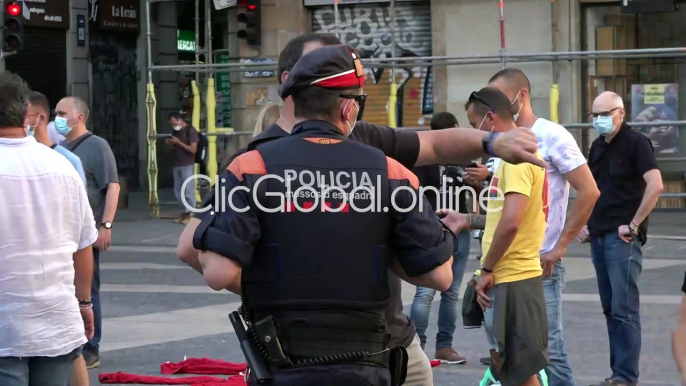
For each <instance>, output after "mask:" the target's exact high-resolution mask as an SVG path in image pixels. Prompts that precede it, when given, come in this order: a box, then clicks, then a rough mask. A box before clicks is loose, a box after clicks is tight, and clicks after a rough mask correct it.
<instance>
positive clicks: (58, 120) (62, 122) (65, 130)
mask: <svg viewBox="0 0 686 386" xmlns="http://www.w3.org/2000/svg"><path fill="white" fill-rule="evenodd" d="M67 121H69V120H68V119H67V118H64V117H55V131H57V134H59V135H67V134H69V132H70V131H71V126H69V125H67Z"/></svg>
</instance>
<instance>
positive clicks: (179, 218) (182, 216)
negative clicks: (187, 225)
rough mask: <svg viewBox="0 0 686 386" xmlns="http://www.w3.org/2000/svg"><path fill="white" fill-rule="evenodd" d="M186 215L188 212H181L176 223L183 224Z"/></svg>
mask: <svg viewBox="0 0 686 386" xmlns="http://www.w3.org/2000/svg"><path fill="white" fill-rule="evenodd" d="M185 217H186V214H185V213H181V214H179V217H177V218H176V220H174V223H176V224H181V223H182V222H183V219H184V218H185Z"/></svg>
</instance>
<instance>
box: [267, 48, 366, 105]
mask: <svg viewBox="0 0 686 386" xmlns="http://www.w3.org/2000/svg"><path fill="white" fill-rule="evenodd" d="M310 86H316V87H322V88H327V89H331V90H355V89H359V88H362V87H363V86H364V70H363V68H362V63H361V62H360V58H359V57H358V56H357V54H355V52H354V50H353V49H352V47H350V46H348V45H345V44H339V45H335V46H326V47H321V48H317V49H316V50H312V51H310V52H308V53H307V54H305V55H303V56H302V57H301V58H300V60H298V62H297V63H296V64H295V66H293V69H292V70H291V72H290V73H289V74H288V78H287V79H286V81H285V82H283V83H282V84H281V86H280V87H279V95H281V97H282V98H287V97H289V96H291V95H295V94H298V93H299V92H301V91H302V90H304V89H306V88H308V87H310Z"/></svg>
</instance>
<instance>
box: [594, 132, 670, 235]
mask: <svg viewBox="0 0 686 386" xmlns="http://www.w3.org/2000/svg"><path fill="white" fill-rule="evenodd" d="M588 165H589V167H590V169H591V173H592V174H593V177H594V179H595V181H596V184H598V190H600V198H598V202H596V204H595V207H594V208H593V213H591V217H590V218H589V220H588V230H589V232H590V233H591V234H593V235H598V236H601V235H605V234H608V233H610V232H617V228H619V227H620V226H621V225H629V223H630V222H631V220H632V219H633V217H634V215H635V214H636V211H637V210H638V208H639V206H641V201H642V200H643V194H644V192H645V188H646V183H645V180H644V179H643V175H644V174H645V173H647V172H649V171H650V170H653V169H657V160H656V159H655V153H654V151H653V145H652V143H651V142H650V140H649V139H648V138H647V137H646V136H645V135H644V134H642V133H640V132H638V131H636V130H634V129H632V128H631V127H629V125H627V124H626V123H622V127H621V128H620V129H619V131H618V132H617V134H615V136H614V138H612V141H610V143H607V142H606V141H605V137H603V136H599V137H598V138H596V139H595V141H593V144H592V145H591V150H590V152H589V155H588ZM647 232H648V218H646V219H645V220H644V221H643V223H641V224H640V225H639V235H640V236H641V237H642V238H645V237H646V235H647ZM644 240H645V239H644Z"/></svg>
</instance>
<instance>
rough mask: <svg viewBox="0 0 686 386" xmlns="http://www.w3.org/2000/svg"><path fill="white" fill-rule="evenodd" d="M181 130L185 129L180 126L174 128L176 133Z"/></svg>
mask: <svg viewBox="0 0 686 386" xmlns="http://www.w3.org/2000/svg"><path fill="white" fill-rule="evenodd" d="M181 129H183V127H181V126H179V125H176V126H174V131H181Z"/></svg>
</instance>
